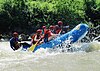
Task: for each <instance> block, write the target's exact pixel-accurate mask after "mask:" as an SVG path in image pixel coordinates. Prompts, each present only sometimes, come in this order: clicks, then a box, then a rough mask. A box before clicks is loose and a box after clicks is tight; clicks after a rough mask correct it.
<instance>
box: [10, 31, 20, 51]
mask: <svg viewBox="0 0 100 71" xmlns="http://www.w3.org/2000/svg"><path fill="white" fill-rule="evenodd" d="M19 42H21V40H20V39H19V38H18V33H17V32H14V33H13V37H12V38H11V39H10V47H11V48H12V49H13V50H14V51H15V50H17V49H19V48H20V46H21V45H20V43H19Z"/></svg>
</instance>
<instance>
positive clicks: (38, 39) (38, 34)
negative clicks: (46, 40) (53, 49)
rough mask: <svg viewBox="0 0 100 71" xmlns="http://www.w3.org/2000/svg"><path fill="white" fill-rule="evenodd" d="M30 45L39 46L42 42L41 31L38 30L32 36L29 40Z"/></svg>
mask: <svg viewBox="0 0 100 71" xmlns="http://www.w3.org/2000/svg"><path fill="white" fill-rule="evenodd" d="M31 42H32V44H36V42H39V43H38V44H37V45H39V44H41V43H42V42H43V41H42V30H41V29H38V30H37V31H36V34H34V35H33V36H32V40H31Z"/></svg>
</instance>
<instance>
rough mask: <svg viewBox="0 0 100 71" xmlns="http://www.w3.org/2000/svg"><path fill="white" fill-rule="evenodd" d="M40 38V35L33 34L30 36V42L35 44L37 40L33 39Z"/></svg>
mask: <svg viewBox="0 0 100 71" xmlns="http://www.w3.org/2000/svg"><path fill="white" fill-rule="evenodd" d="M40 38H41V36H40V35H37V34H34V35H33V36H32V43H33V44H35V43H36V42H38V41H36V40H35V39H40Z"/></svg>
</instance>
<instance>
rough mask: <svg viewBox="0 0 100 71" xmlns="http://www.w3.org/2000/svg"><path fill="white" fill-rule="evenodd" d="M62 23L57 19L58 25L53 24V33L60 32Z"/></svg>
mask: <svg viewBox="0 0 100 71" xmlns="http://www.w3.org/2000/svg"><path fill="white" fill-rule="evenodd" d="M62 25H63V22H62V21H58V25H56V26H55V33H56V34H60V33H61V32H62Z"/></svg>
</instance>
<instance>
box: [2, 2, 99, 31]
mask: <svg viewBox="0 0 100 71" xmlns="http://www.w3.org/2000/svg"><path fill="white" fill-rule="evenodd" d="M99 18H100V1H99V0H0V32H13V31H18V32H25V33H28V32H32V31H33V30H34V31H35V30H36V29H38V28H40V27H41V26H43V25H46V26H49V25H50V24H57V22H58V21H59V20H61V21H63V23H64V25H68V24H69V25H70V26H75V25H76V24H79V23H81V22H85V23H88V22H92V23H93V24H95V26H96V25H98V24H100V19H99Z"/></svg>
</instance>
